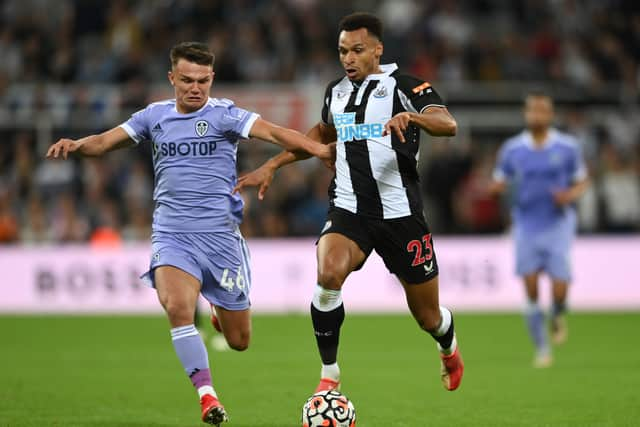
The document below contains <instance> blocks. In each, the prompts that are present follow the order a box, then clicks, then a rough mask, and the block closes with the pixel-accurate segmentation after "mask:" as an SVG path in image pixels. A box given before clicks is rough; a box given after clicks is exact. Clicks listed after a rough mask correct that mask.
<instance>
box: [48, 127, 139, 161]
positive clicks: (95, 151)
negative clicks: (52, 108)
mask: <svg viewBox="0 0 640 427" xmlns="http://www.w3.org/2000/svg"><path fill="white" fill-rule="evenodd" d="M133 144H135V142H134V141H133V140H132V139H131V138H130V137H129V135H128V134H127V132H125V130H124V129H123V128H122V127H120V126H118V127H115V128H113V129H110V130H108V131H106V132H103V133H101V134H99V135H90V136H87V137H84V138H81V139H77V140H75V139H67V138H62V139H60V140H59V141H58V142H56V143H55V144H52V145H51V146H50V147H49V150H47V158H49V159H57V158H58V157H60V156H62V157H63V158H64V159H66V158H67V157H68V155H69V153H77V154H80V155H81V156H84V157H98V156H102V155H103V154H104V153H107V152H109V151H113V150H117V149H119V148H125V147H129V146H131V145H133Z"/></svg>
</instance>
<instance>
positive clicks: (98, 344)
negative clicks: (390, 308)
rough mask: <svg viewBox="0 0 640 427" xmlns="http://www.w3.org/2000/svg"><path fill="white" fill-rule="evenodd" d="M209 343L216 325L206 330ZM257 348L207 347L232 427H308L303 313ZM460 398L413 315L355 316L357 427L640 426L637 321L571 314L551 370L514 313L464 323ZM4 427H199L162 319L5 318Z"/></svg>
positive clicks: (279, 319)
mask: <svg viewBox="0 0 640 427" xmlns="http://www.w3.org/2000/svg"><path fill="white" fill-rule="evenodd" d="M205 326H206V330H207V331H208V332H209V333H212V328H211V327H210V326H209V325H205ZM253 327H254V335H253V341H252V345H251V348H250V349H249V350H248V351H247V352H244V353H237V352H216V351H214V350H211V349H210V350H209V358H210V360H211V364H212V370H213V376H214V382H215V387H216V389H217V391H218V394H219V395H220V397H221V400H222V402H223V403H224V405H225V406H226V408H227V410H228V412H229V415H230V417H231V422H230V423H229V424H228V425H229V427H234V426H236V427H240V426H245V427H249V426H251V427H267V426H269V427H271V426H274V427H287V426H291V427H294V426H300V422H299V417H300V412H301V407H302V404H303V403H304V401H305V400H306V398H307V397H308V396H309V395H310V394H311V392H312V391H313V389H314V387H315V385H316V382H317V380H318V375H319V370H320V365H319V358H318V355H317V354H316V349H315V341H314V338H313V335H312V333H311V324H310V320H309V319H308V318H307V317H306V316H255V317H254V322H253ZM456 327H457V330H458V338H459V342H460V346H461V350H462V354H463V357H464V360H465V363H466V371H465V378H464V380H463V383H462V386H461V389H460V390H458V391H456V392H453V393H451V392H446V391H445V390H444V389H443V388H442V386H441V384H440V380H439V361H438V356H437V352H436V350H435V344H434V342H433V341H432V340H431V338H430V337H428V336H427V335H425V334H424V333H422V332H421V331H420V330H419V329H418V328H417V327H416V326H415V324H414V322H413V320H412V319H411V317H410V316H409V315H406V316H386V315H385V316H377V315H376V316H374V315H371V316H363V315H358V316H356V315H349V314H348V315H347V319H346V321H345V324H344V326H343V334H342V342H341V351H340V365H341V368H342V373H343V377H342V380H343V392H344V393H345V394H346V395H347V396H349V398H351V400H352V401H353V402H354V404H355V407H356V412H357V416H358V426H359V427H378V426H393V427H401V426H411V427H426V426H447V427H449V426H474V427H475V426H638V425H640V392H639V391H638V389H639V388H640V339H639V338H638V330H639V328H640V313H634V314H573V315H571V317H570V338H569V342H568V343H567V344H565V345H564V346H563V347H560V348H557V349H555V364H554V366H553V367H552V368H550V369H545V370H537V369H534V368H532V367H531V361H532V351H531V346H530V344H529V342H528V339H527V337H526V335H525V333H526V331H525V327H524V322H523V320H522V318H521V317H520V316H517V315H457V316H456ZM0 340H1V341H0V342H1V343H2V344H1V345H0V426H123V427H124V426H132V427H136V426H194V427H195V426H200V425H204V424H201V423H200V422H199V419H198V415H199V406H198V402H197V396H196V393H195V391H193V389H192V387H191V384H190V382H189V381H188V379H187V378H186V376H185V375H184V372H183V371H182V368H181V366H180V364H179V362H178V360H177V357H176V356H175V354H174V352H173V349H172V346H171V341H170V337H169V331H168V326H167V323H166V320H165V319H164V318H161V317H49V316H42V317H18V316H3V317H0Z"/></svg>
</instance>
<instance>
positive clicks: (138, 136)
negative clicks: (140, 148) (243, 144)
mask: <svg viewBox="0 0 640 427" xmlns="http://www.w3.org/2000/svg"><path fill="white" fill-rule="evenodd" d="M170 58H171V71H169V74H168V77H169V81H170V82H171V84H172V85H173V86H174V89H175V99H173V100H167V101H162V102H156V103H152V104H150V105H149V106H147V107H146V108H145V109H143V110H140V111H138V112H137V113H135V114H134V115H133V116H132V117H131V118H130V119H129V120H128V121H126V122H125V123H123V124H121V125H120V126H117V127H115V128H113V129H111V130H108V131H106V132H104V133H102V134H100V135H92V136H88V137H86V138H82V139H79V140H70V139H61V140H60V141H58V142H57V143H55V144H53V145H52V146H51V147H50V148H49V150H48V152H47V157H49V158H58V157H60V156H62V157H63V158H65V159H66V158H67V155H68V154H69V153H74V152H75V153H78V154H80V155H82V156H100V155H103V154H104V153H106V152H108V151H111V150H115V149H119V148H124V147H128V146H131V145H135V144H138V143H140V142H142V141H145V140H149V141H151V143H152V148H153V163H154V171H155V183H156V184H155V190H154V200H155V202H156V208H155V212H154V215H153V234H152V237H151V240H152V255H151V262H150V268H149V271H148V272H147V273H146V275H145V276H146V278H148V279H149V280H150V283H151V284H152V285H153V286H154V287H155V288H156V290H157V292H158V298H159V300H160V303H161V304H162V306H163V307H164V309H165V311H166V313H167V316H168V318H169V323H170V325H171V328H172V329H171V338H172V341H173V345H174V348H175V351H176V353H177V355H178V358H179V359H180V362H181V363H182V365H183V367H184V369H185V371H186V373H187V375H188V376H189V377H190V379H191V381H192V383H193V385H194V387H195V388H196V389H197V391H198V394H199V396H200V403H201V407H202V420H203V421H204V422H207V423H209V424H215V425H218V424H219V423H221V422H223V421H225V420H226V419H227V415H226V413H225V410H224V408H223V406H222V405H221V404H220V402H219V401H218V398H217V394H216V392H215V390H214V388H213V384H212V381H211V374H210V370H209V360H208V355H207V350H206V348H205V346H204V344H203V341H202V339H201V337H200V335H199V334H198V331H197V330H196V328H195V326H194V313H195V309H196V304H197V299H198V296H199V294H200V292H201V293H202V294H203V296H204V297H205V298H206V299H207V300H208V301H209V302H210V304H211V305H212V310H213V309H215V313H216V314H217V317H216V315H215V314H214V318H213V320H214V324H218V327H220V328H221V330H222V331H223V333H224V336H225V338H226V340H227V342H228V343H229V345H230V346H231V347H232V348H233V349H235V350H239V351H242V350H245V349H246V348H247V346H248V345H249V338H250V333H251V319H250V312H249V306H250V302H249V289H250V286H251V273H250V271H249V253H248V250H247V247H246V244H245V241H244V239H243V237H242V235H241V234H240V232H239V229H238V224H239V223H240V222H241V220H242V208H243V202H242V199H241V198H240V197H239V196H238V195H232V190H233V188H234V185H235V184H236V182H237V179H236V153H237V148H238V145H237V142H238V140H240V139H247V138H251V137H255V138H258V139H261V140H264V141H268V142H271V143H274V144H278V145H281V146H283V147H284V148H286V149H288V150H303V151H304V152H308V153H310V154H311V155H317V156H319V157H321V158H323V159H324V160H327V161H331V160H332V153H331V147H329V146H327V145H323V144H319V143H317V142H314V141H312V140H311V139H309V138H307V137H305V136H304V135H302V134H300V133H298V132H296V131H293V130H290V129H285V128H282V127H279V126H276V125H274V124H272V123H270V122H268V121H265V120H263V119H261V118H260V116H259V115H258V114H255V113H252V112H249V111H246V110H243V109H241V108H238V107H236V106H235V105H234V104H233V102H231V101H230V100H228V99H215V98H210V97H209V93H210V89H211V85H212V82H213V77H214V72H213V63H214V55H213V54H212V53H211V52H210V51H209V49H208V47H207V45H205V44H202V43H197V42H185V43H181V44H178V45H176V46H174V47H173V49H172V50H171V53H170ZM218 321H219V322H218Z"/></svg>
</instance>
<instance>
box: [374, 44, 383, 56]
mask: <svg viewBox="0 0 640 427" xmlns="http://www.w3.org/2000/svg"><path fill="white" fill-rule="evenodd" d="M383 51H384V46H382V43H378V44H376V57H378V58H380V57H381V56H382V52H383Z"/></svg>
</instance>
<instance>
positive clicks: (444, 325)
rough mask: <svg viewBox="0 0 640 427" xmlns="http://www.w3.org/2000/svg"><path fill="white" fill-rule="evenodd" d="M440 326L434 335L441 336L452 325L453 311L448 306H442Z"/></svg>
mask: <svg viewBox="0 0 640 427" xmlns="http://www.w3.org/2000/svg"><path fill="white" fill-rule="evenodd" d="M440 317H441V319H442V320H441V321H440V326H438V330H437V331H435V332H434V333H433V335H435V336H437V337H441V336H443V335H444V334H446V333H447V331H448V330H449V328H450V327H451V317H452V316H451V312H450V311H449V309H448V308H446V307H443V306H440Z"/></svg>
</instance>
